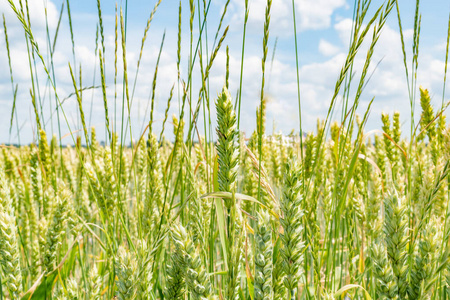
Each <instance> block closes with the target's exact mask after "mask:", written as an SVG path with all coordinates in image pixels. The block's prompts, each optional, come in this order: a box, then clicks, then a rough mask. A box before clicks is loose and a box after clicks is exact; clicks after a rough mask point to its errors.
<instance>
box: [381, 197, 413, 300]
mask: <svg viewBox="0 0 450 300" xmlns="http://www.w3.org/2000/svg"><path fill="white" fill-rule="evenodd" d="M384 208H385V216H384V234H385V242H386V250H387V256H388V260H389V261H390V263H391V266H392V271H393V273H394V280H395V281H396V283H397V287H398V296H399V299H405V298H406V293H407V288H408V282H407V277H408V264H407V244H408V239H407V237H408V235H407V231H408V227H407V226H408V224H407V219H406V210H405V206H404V203H403V201H402V199H399V197H398V196H397V194H396V193H395V192H394V193H391V194H390V195H388V196H387V197H386V198H385V200H384Z"/></svg>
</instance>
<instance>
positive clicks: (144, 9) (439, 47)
mask: <svg viewBox="0 0 450 300" xmlns="http://www.w3.org/2000/svg"><path fill="white" fill-rule="evenodd" d="M62 2H65V0H64V1H61V0H52V1H50V0H46V1H42V0H35V1H30V15H31V24H32V29H33V33H34V35H35V38H36V40H37V41H38V43H39V46H40V50H41V52H42V54H43V57H44V58H45V60H46V62H48V61H47V59H48V53H47V47H46V36H45V34H46V30H45V28H46V27H45V26H46V25H45V24H46V23H45V14H44V8H45V7H47V12H48V14H47V15H48V24H49V32H50V36H52V37H53V35H54V32H55V29H56V24H57V21H58V15H59V10H60V8H61V4H62ZM194 2H195V3H197V1H194ZM199 2H200V4H201V3H202V1H199ZM15 3H18V1H15ZM224 3H225V1H219V0H212V1H211V6H210V10H209V12H208V23H207V34H208V42H209V43H208V50H209V52H210V51H211V48H212V45H213V40H214V35H215V32H216V29H217V25H218V20H219V18H220V16H221V12H222V10H223V6H224ZM243 3H244V1H243V0H231V1H230V5H229V7H228V12H227V15H226V17H225V19H224V26H223V27H222V31H223V29H224V28H225V26H227V25H229V26H230V29H229V33H228V35H227V38H226V39H225V42H224V46H226V45H228V46H229V47H230V70H231V71H230V90H231V94H232V95H233V97H234V95H236V91H237V89H238V88H239V74H240V72H239V69H240V61H241V47H242V28H243V15H244V10H243V8H244V6H243ZM249 3H250V16H249V23H248V31H247V39H246V45H245V47H246V48H245V59H244V77H243V90H242V115H241V129H242V130H244V131H246V132H247V136H248V135H250V134H251V132H252V131H253V130H254V128H255V126H256V125H255V124H256V121H255V110H256V106H257V105H258V104H259V97H260V86H261V56H262V32H263V22H264V20H263V19H264V9H265V4H266V1H264V0H249ZM295 3H296V17H297V27H298V29H297V30H298V35H297V37H298V41H299V62H300V70H299V71H300V82H301V84H300V85H301V99H302V122H303V127H304V128H305V129H306V130H314V129H315V124H316V119H317V118H323V117H324V116H325V115H326V112H327V109H328V106H329V104H330V100H331V96H332V92H333V90H334V85H335V82H336V79H337V77H338V74H339V71H340V69H341V67H342V65H343V62H344V60H345V56H346V53H347V46H348V40H349V34H350V29H351V25H352V21H351V19H352V13H353V5H354V3H353V1H349V0H314V1H312V0H296V2H295ZM382 3H383V2H382V1H376V0H373V1H372V7H373V9H372V10H371V11H370V12H369V15H370V14H372V13H373V12H374V10H375V7H378V6H379V5H381V4H382ZM154 4H155V1H129V3H128V6H127V14H128V19H127V64H128V71H129V81H130V86H131V87H132V85H133V83H134V78H135V72H136V63H137V58H138V55H139V50H140V44H141V39H142V36H143V32H144V28H145V26H146V23H147V19H148V17H149V14H150V12H151V10H152V9H153V6H154ZM118 5H119V6H120V5H122V6H124V5H125V2H124V1H123V2H119V3H118ZM201 5H202V4H201ZM399 6H400V10H401V16H402V22H403V29H404V33H405V44H406V49H407V54H408V58H407V61H408V64H410V63H409V62H410V61H411V55H410V52H411V50H410V49H411V47H412V39H411V37H412V27H413V21H414V10H415V1H399ZM101 7H102V14H103V22H104V27H105V45H106V53H105V57H106V61H107V63H106V81H107V85H108V90H107V94H108V101H109V108H110V109H109V110H110V114H111V115H113V112H114V18H115V17H114V14H115V2H114V1H102V2H101ZM70 9H71V13H72V22H73V26H74V39H75V45H76V46H75V61H76V63H75V65H76V67H75V69H76V70H77V71H79V70H80V66H81V69H82V74H83V86H91V85H98V84H99V82H100V79H99V64H98V58H96V53H95V51H94V50H95V34H96V26H97V23H98V15H97V4H96V1H93V0H89V1H88V0H78V1H71V2H70ZM182 11H183V14H182V17H183V20H182V58H181V60H182V77H183V78H184V79H185V80H186V78H187V69H188V66H187V61H188V55H189V2H188V1H187V0H183V1H182ZM420 12H421V16H422V22H421V28H422V29H421V36H420V39H421V40H420V54H419V55H420V56H419V70H418V84H419V85H422V86H424V87H425V88H428V89H429V90H430V94H431V95H432V97H433V98H432V99H433V104H434V105H435V107H438V106H440V105H441V101H442V91H443V78H444V60H445V46H446V38H447V25H448V16H449V12H450V4H449V3H448V1H443V0H427V1H421V3H420ZM0 14H4V15H5V19H6V23H7V28H8V37H9V42H10V48H11V58H12V68H13V76H14V83H15V84H18V93H17V120H16V119H14V127H13V131H12V134H11V135H10V134H9V122H10V113H11V108H12V88H11V82H10V75H9V69H8V60H7V55H6V48H5V40H4V30H3V27H2V28H1V29H0V66H2V67H1V68H0V128H2V130H0V143H3V142H6V143H7V142H17V141H18V138H17V134H16V124H18V125H19V127H20V128H21V130H20V139H21V142H22V143H29V142H31V141H33V139H34V132H35V130H34V129H35V127H36V124H35V119H34V112H33V109H32V105H31V99H30V95H29V90H30V88H31V81H30V71H29V64H28V56H27V50H26V44H25V39H24V33H23V29H22V28H21V26H20V24H19V23H18V21H17V20H16V18H15V16H14V14H13V12H12V10H11V9H10V7H9V4H8V2H7V1H6V0H2V1H1V2H0ZM177 22H178V1H174V0H163V1H162V3H161V5H160V7H159V9H158V11H157V13H156V15H155V17H154V19H153V22H152V24H151V28H150V31H149V34H148V38H147V41H146V44H145V47H144V56H143V60H142V64H141V67H140V71H139V75H138V78H137V82H136V90H135V93H134V97H133V103H132V107H131V115H132V128H133V138H135V137H137V136H139V135H140V134H141V133H142V128H143V124H146V123H148V120H149V112H148V110H147V107H148V103H149V98H150V97H151V82H152V80H153V73H154V68H155V63H156V57H157V54H158V51H159V47H160V43H161V38H162V35H163V32H164V31H166V38H165V44H164V48H163V52H162V56H161V62H160V66H159V73H158V80H157V88H156V94H155V99H156V102H155V105H156V107H155V109H156V112H155V120H156V124H155V125H154V128H155V130H156V131H159V130H160V128H161V121H162V119H163V117H164V110H165V108H166V103H167V98H168V95H169V91H170V88H171V87H172V85H173V84H174V83H176V79H177V75H176V49H177ZM198 33H199V30H198V19H197V18H196V19H195V20H194V39H195V42H196V41H197V40H196V39H197V38H198ZM275 40H277V48H276V51H275V56H274V60H273V64H272V63H271V58H272V56H273V48H274V43H275ZM205 46H206V44H205V43H203V45H202V47H203V49H205ZM366 50H367V45H363V47H362V49H361V52H360V54H359V55H358V56H357V58H356V61H355V62H356V63H355V70H356V75H358V74H360V72H361V66H362V63H363V62H364V58H365V55H366ZM204 52H206V50H204ZM121 55H122V53H121V51H120V52H119V69H121V68H122V63H121ZM69 62H70V63H71V65H72V66H73V65H74V58H73V55H72V48H71V41H70V31H69V25H68V18H67V10H66V7H65V8H64V14H63V18H62V23H61V28H60V32H59V35H58V40H57V45H56V49H55V55H54V69H55V76H56V84H57V91H58V95H59V97H60V98H61V99H64V98H66V97H67V96H68V95H70V94H71V93H73V91H74V88H73V86H72V81H71V78H70V73H69V67H68V63H69ZM377 63H379V64H378V66H377V68H376V70H375V71H374V73H373V76H372V77H371V80H370V82H369V84H368V85H367V87H366V89H365V90H364V94H363V96H362V103H361V111H360V113H361V114H363V113H364V110H365V108H366V107H367V104H368V101H369V100H370V99H372V98H373V97H375V101H374V104H373V106H372V110H371V114H370V119H369V122H368V124H367V130H371V129H376V128H380V121H379V120H380V114H381V112H382V111H386V112H389V113H392V112H393V111H394V110H398V111H400V113H401V118H402V121H403V123H404V124H403V127H404V128H403V129H404V131H405V132H407V131H408V128H409V122H410V119H409V117H408V116H409V114H410V108H409V99H408V93H407V85H406V79H405V71H404V67H403V56H402V52H401V47H400V36H399V34H398V23H397V17H396V14H395V11H393V12H392V14H391V15H390V17H389V19H388V22H387V23H386V26H385V28H384V31H383V33H382V36H381V38H380V40H379V45H378V46H377V48H376V50H375V53H374V56H373V64H372V68H371V71H373V69H374V68H375V65H377ZM36 66H37V71H36V73H37V74H38V78H39V84H38V85H39V92H40V98H41V103H42V106H43V108H44V110H43V111H44V113H43V115H42V117H43V119H44V120H45V122H44V123H45V127H46V130H47V131H48V132H49V133H51V132H53V133H57V130H56V128H57V127H58V125H57V120H56V114H55V113H54V108H55V99H54V97H53V96H51V97H50V98H49V96H48V94H49V93H48V84H47V82H46V77H45V74H44V73H43V70H42V67H41V64H40V62H39V61H37V60H36ZM198 70H199V69H198V65H196V66H195V69H194V75H193V99H194V100H195V101H196V99H197V98H198V90H199V88H200V82H199V78H200V75H199V73H198ZM267 72H268V73H267V77H266V78H267V80H268V81H267V82H266V93H267V94H268V95H269V97H270V100H269V103H268V112H267V132H268V133H269V134H271V133H272V132H273V130H275V131H276V132H278V131H282V132H283V133H286V134H287V133H289V132H290V131H291V130H292V129H295V130H297V131H298V128H299V118H298V105H297V87H296V69H295V52H294V33H293V24H292V2H291V0H273V6H272V11H271V26H270V39H269V55H268V64H267ZM121 74H122V73H121V72H119V81H118V82H120V85H119V86H118V87H119V88H118V92H119V97H118V101H119V102H118V104H117V111H118V113H117V122H120V113H119V111H120V105H121V101H122V96H121V91H122V88H121V82H122V81H121ZM224 78H225V47H223V48H222V49H221V50H220V51H219V53H218V56H217V58H216V61H215V63H214V66H213V68H212V69H211V75H210V81H209V84H210V95H211V97H215V95H217V93H218V92H219V91H220V90H221V87H222V86H223V84H224ZM36 87H37V85H36ZM131 87H130V91H131ZM449 88H450V86H449V85H448V84H447V90H449ZM177 89H178V86H175V91H176V92H175V96H174V99H173V101H172V105H171V110H170V113H175V114H177V113H178V111H179V97H178V92H177ZM448 95H449V93H446V95H445V99H446V100H448V99H449V96H448ZM50 106H51V107H50ZM83 107H84V109H85V114H86V118H87V120H88V125H89V124H90V125H93V126H96V127H97V131H98V133H99V136H100V137H102V136H104V108H103V102H102V96H101V90H100V89H96V90H89V91H85V92H83ZM91 107H92V109H91ZM63 108H64V112H65V113H66V116H67V122H68V125H67V122H66V121H65V120H64V119H63V118H61V120H60V121H61V125H60V127H61V132H62V135H65V134H67V133H69V132H70V130H71V131H75V130H77V129H80V128H81V127H80V122H79V116H78V112H77V109H78V108H77V102H76V99H75V98H74V97H71V98H69V99H67V100H66V101H65V102H64V104H63ZM52 111H53V113H51V112H52ZM417 111H418V110H417ZM418 112H419V111H418ZM211 116H212V117H215V111H212V113H211ZM112 121H113V122H114V118H113V117H112ZM169 121H171V119H170V120H169ZM16 122H17V123H16ZM416 122H417V120H416ZM169 124H170V122H169ZM199 124H203V119H202V118H201V119H200V120H199ZM212 124H213V126H215V120H214V119H213V120H212ZM69 127H70V130H69ZM171 131H172V129H171V126H169V128H167V129H166V132H167V136H168V137H169V138H170V137H172V135H171ZM64 143H71V140H70V138H65V140H64Z"/></svg>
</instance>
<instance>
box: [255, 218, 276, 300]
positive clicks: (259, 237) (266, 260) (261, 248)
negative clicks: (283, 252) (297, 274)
mask: <svg viewBox="0 0 450 300" xmlns="http://www.w3.org/2000/svg"><path fill="white" fill-rule="evenodd" d="M255 233H256V236H255V242H256V255H255V299H256V300H263V299H264V300H265V299H272V298H273V289H272V273H273V264H272V259H273V255H272V253H273V245H272V232H271V224H270V215H269V213H268V212H267V211H261V212H260V213H259V214H258V226H257V228H256V232H255Z"/></svg>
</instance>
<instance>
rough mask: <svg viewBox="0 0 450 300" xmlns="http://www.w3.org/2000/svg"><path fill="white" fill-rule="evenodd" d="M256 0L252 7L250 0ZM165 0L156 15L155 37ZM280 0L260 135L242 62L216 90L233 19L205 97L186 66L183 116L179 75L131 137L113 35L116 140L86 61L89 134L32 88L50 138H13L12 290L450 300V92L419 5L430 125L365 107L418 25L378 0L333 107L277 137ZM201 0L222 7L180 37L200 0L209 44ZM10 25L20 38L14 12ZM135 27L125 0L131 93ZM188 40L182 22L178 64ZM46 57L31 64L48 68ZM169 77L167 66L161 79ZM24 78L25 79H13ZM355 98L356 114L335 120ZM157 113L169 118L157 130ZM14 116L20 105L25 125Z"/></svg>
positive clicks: (7, 295) (1, 294) (361, 10)
mask: <svg viewBox="0 0 450 300" xmlns="http://www.w3.org/2000/svg"><path fill="white" fill-rule="evenodd" d="M7 1H8V2H9V6H10V8H11V10H12V11H13V12H14V13H15V15H16V17H17V19H18V20H19V21H20V22H21V24H22V27H23V29H24V31H25V34H26V35H25V36H26V39H27V43H28V45H29V46H30V48H29V53H30V54H33V56H34V57H35V62H36V63H38V64H40V66H41V67H43V68H44V70H45V74H46V77H45V78H44V79H45V80H48V87H49V90H50V91H51V93H53V98H52V99H53V101H55V104H56V106H55V107H59V109H57V112H58V120H59V118H60V119H61V122H68V121H67V119H66V117H65V112H64V106H62V104H61V101H62V98H63V95H58V93H57V89H56V81H55V80H54V77H53V76H52V74H53V73H52V72H54V71H52V64H53V62H52V60H50V62H49V61H48V60H47V58H45V55H44V53H43V52H41V50H40V49H41V48H39V44H38V43H37V42H36V40H35V38H34V36H33V31H32V29H31V25H30V23H29V16H28V17H27V12H28V1H27V0H25V1H19V2H16V1H12V0H7ZM243 1H245V12H243V13H244V14H245V16H246V17H247V16H248V12H249V9H250V7H249V4H248V1H247V0H243ZM161 2H162V1H161V0H159V1H156V3H155V6H154V9H153V11H152V12H151V14H150V17H149V19H148V22H147V27H146V30H145V35H144V38H143V40H142V47H143V45H144V42H145V40H146V37H147V30H148V28H149V26H150V23H151V21H152V18H153V16H154V15H155V14H157V13H158V12H157V10H158V6H159V5H160V3H161ZM184 2H186V3H184ZM276 2H277V1H274V2H273V3H272V0H268V1H267V6H266V10H265V23H264V28H262V29H263V40H262V49H263V52H262V53H263V55H262V60H261V61H262V69H261V71H262V82H261V91H260V97H261V98H260V104H259V106H258V107H257V108H256V119H257V124H256V130H255V131H254V132H253V133H245V132H243V131H242V130H240V129H239V122H240V118H241V114H240V113H241V106H240V105H241V97H240V94H239V93H240V92H239V93H238V94H237V95H236V96H232V95H231V93H230V92H229V90H231V88H233V89H236V87H230V86H229V81H228V78H229V74H228V73H229V70H228V62H227V70H226V74H225V78H226V80H225V82H224V86H223V89H222V91H221V92H220V93H218V94H217V95H216V94H212V93H211V94H210V93H209V86H208V76H209V74H210V70H211V68H212V66H213V64H214V62H215V59H216V57H217V53H218V51H219V49H221V48H224V47H225V43H226V35H227V31H228V27H225V28H222V20H220V25H219V28H218V29H217V33H218V35H216V37H217V43H216V44H215V48H214V49H212V51H211V53H210V54H209V57H208V59H207V60H206V61H202V60H201V59H200V62H199V63H200V65H201V73H200V74H196V75H197V76H199V77H201V79H202V84H201V86H200V88H199V91H198V95H199V97H198V101H197V100H194V99H195V98H196V97H197V96H195V95H196V94H195V93H197V91H194V96H192V91H191V89H192V85H190V78H191V72H192V70H193V68H191V69H190V72H189V73H188V77H187V78H186V79H182V78H181V75H180V72H178V78H174V80H175V81H176V82H177V83H178V84H180V86H182V87H183V88H182V92H181V100H182V107H181V110H180V113H179V114H175V115H173V116H172V117H171V118H170V117H169V113H168V112H169V108H170V105H171V99H172V96H173V92H174V90H173V88H172V91H171V94H170V96H169V98H168V101H167V103H166V105H167V106H166V108H165V117H164V120H162V121H160V120H154V110H155V108H154V104H155V99H154V96H153V97H152V98H151V100H150V101H151V111H150V115H149V118H148V121H147V126H146V128H145V130H144V131H143V133H142V135H141V136H139V137H137V138H136V139H135V140H133V141H132V142H131V144H130V145H128V144H127V143H126V140H125V138H124V134H125V132H127V131H130V132H131V129H130V128H129V127H127V126H131V123H126V119H128V120H130V119H131V118H132V117H133V116H131V114H130V112H129V111H130V110H125V108H123V111H121V112H119V115H120V114H121V116H122V120H125V121H124V122H122V124H119V125H118V126H119V127H116V124H114V126H113V124H112V122H111V120H112V119H115V116H114V118H112V116H113V114H115V112H112V111H110V110H109V109H108V101H111V99H108V97H107V93H106V89H107V86H106V80H105V72H104V67H105V65H106V64H107V63H112V62H106V61H105V58H104V56H103V55H104V51H105V48H104V45H103V44H102V43H103V40H102V39H101V38H99V41H98V43H99V47H98V64H99V66H100V72H101V79H102V82H101V87H100V89H101V90H102V95H103V98H102V99H103V104H104V108H105V112H104V114H105V115H104V128H105V132H106V137H107V139H106V144H104V143H100V142H99V140H100V139H99V138H98V137H97V134H96V128H95V127H89V126H88V122H87V121H86V118H87V114H88V109H87V108H86V107H87V104H85V103H84V102H83V98H82V93H81V92H82V90H83V86H82V85H81V75H80V78H78V77H77V76H78V75H77V73H76V71H75V70H74V69H72V67H71V66H70V64H69V73H70V75H71V80H72V81H73V86H74V94H73V96H74V97H75V98H76V100H77V105H78V118H79V123H80V128H79V131H75V130H74V131H72V132H70V134H69V135H70V137H71V138H72V140H73V144H72V146H70V145H68V146H65V145H63V144H62V142H61V140H62V137H61V133H59V134H58V132H56V131H55V132H53V133H52V132H50V131H49V130H45V129H44V124H43V122H44V121H43V119H42V116H43V115H44V114H48V113H53V112H54V111H51V112H44V111H42V106H40V105H39V100H40V99H38V97H36V95H35V94H34V92H33V91H32V90H31V92H30V100H31V101H30V102H31V103H32V105H33V108H34V111H33V118H34V120H33V121H34V122H35V124H36V132H35V134H36V137H37V138H36V142H35V143H31V144H28V145H20V146H17V145H15V146H12V145H2V146H1V153H0V299H53V298H54V299H245V300H259V299H292V300H294V299H449V298H450V261H449V260H450V258H449V255H450V247H449V238H450V212H449V209H450V207H449V195H450V194H449V193H450V190H449V187H450V177H448V174H449V172H450V164H449V158H450V127H449V125H448V123H447V121H446V117H445V110H446V108H447V106H448V104H449V103H450V102H445V101H444V99H443V101H442V105H441V106H436V105H434V106H433V104H432V101H431V97H430V91H429V90H427V89H426V88H425V87H421V86H420V83H417V82H416V80H417V76H415V73H414V72H417V64H418V60H417V56H418V44H419V36H420V17H418V13H417V12H418V10H419V3H417V4H416V6H417V7H416V9H417V10H416V17H415V20H414V22H415V23H414V29H415V32H414V37H415V38H414V41H415V44H414V45H412V46H413V47H412V48H413V54H415V55H414V56H413V58H412V61H411V63H412V67H411V69H409V67H408V66H407V55H406V53H405V47H406V46H405V45H404V44H402V46H403V54H404V59H405V74H406V78H407V81H408V87H409V88H410V91H409V95H410V101H411V103H414V102H415V100H416V98H417V100H418V103H419V104H420V109H421V114H420V116H416V123H414V118H413V119H412V121H411V118H410V116H403V115H402V116H401V115H400V113H398V112H386V113H383V114H382V115H381V116H375V117H376V118H380V119H381V122H382V128H381V129H379V130H375V131H367V130H365V125H366V124H367V120H368V117H369V112H370V107H371V105H372V102H370V103H369V106H368V107H367V108H365V113H364V114H363V115H359V114H357V113H356V110H357V107H358V106H359V104H360V96H361V93H362V90H363V89H364V86H365V83H366V82H367V81H368V80H369V78H368V77H369V76H370V74H368V70H369V66H370V64H371V57H372V53H373V50H374V48H375V47H376V45H377V41H378V38H379V37H380V35H382V28H383V26H384V24H385V22H386V20H387V18H388V17H391V18H398V23H399V25H400V32H401V36H402V38H403V33H402V29H401V28H402V27H401V24H402V23H401V18H400V13H399V8H398V5H399V3H398V2H397V1H396V0H388V1H385V3H383V4H381V5H380V6H379V8H376V9H375V11H374V12H373V14H372V15H370V13H372V10H369V7H370V5H371V3H370V1H355V11H356V13H355V16H354V24H355V26H354V32H353V38H352V40H351V43H350V45H349V49H348V56H347V58H346V60H345V63H344V65H343V66H342V69H341V73H340V74H339V77H338V78H337V80H336V86H335V92H334V95H333V98H332V99H331V102H330V106H329V110H328V115H327V116H326V118H323V119H318V120H317V126H316V130H314V131H312V132H309V133H307V134H306V133H303V132H302V131H301V134H299V133H298V132H297V133H296V132H295V131H293V132H292V133H291V134H289V135H283V134H281V133H280V134H272V135H269V134H267V133H266V110H267V97H266V96H265V85H266V84H267V82H266V81H267V76H265V74H266V61H267V58H268V57H267V56H268V54H267V53H268V49H267V48H268V40H269V38H270V35H269V33H270V11H271V7H272V5H276ZM294 2H295V1H292V5H294ZM18 3H19V4H18ZM225 3H226V4H225V9H224V10H223V15H225V14H226V7H227V5H228V3H229V1H226V2H225ZM67 4H69V1H67ZM97 4H98V7H99V10H98V17H99V26H100V27H99V28H100V31H99V32H101V34H102V35H103V28H102V26H103V25H102V14H101V9H100V7H101V6H100V1H97ZM195 5H200V6H202V5H203V9H205V8H206V7H207V5H208V4H207V1H204V2H203V4H202V3H200V1H198V3H197V2H195V1H193V0H190V1H183V2H180V3H179V6H178V7H177V8H176V9H177V13H178V14H179V27H178V28H179V29H178V30H179V32H180V31H181V9H182V7H183V8H184V6H186V7H187V8H188V9H189V10H190V12H191V17H190V30H191V41H190V43H191V48H192V46H193V45H194V46H195V44H196V43H197V40H196V39H195V38H192V30H193V29H192V27H193V25H192V22H193V19H194V16H195V15H196V14H197V12H196V10H195ZM373 6H375V5H374V4H373ZM62 13H63V10H61V14H62ZM66 13H67V12H66ZM69 15H70V11H69ZM293 17H294V24H295V14H294V16H293ZM206 18H207V17H206V15H205V16H204V19H203V20H204V21H206ZM245 20H247V18H245ZM449 24H450V23H449ZM363 25H364V26H363ZM3 26H4V32H5V33H6V41H8V36H7V24H6V22H5V21H4V22H3ZM245 26H246V22H245V23H244V27H243V39H244V41H245V30H246V27H245ZM449 28H450V26H449ZM294 30H295V29H294ZM449 33H450V30H449ZM124 36H125V28H124V17H123V12H122V9H121V8H120V7H118V8H117V6H116V19H115V42H116V49H114V50H115V62H114V65H115V66H116V68H117V60H121V59H122V60H123V68H124V70H123V78H122V79H123V82H124V91H123V99H124V101H126V102H124V103H130V102H131V97H130V95H129V94H130V92H129V89H130V91H131V80H132V77H133V76H134V74H130V76H129V77H130V86H129V84H128V75H127V64H126V62H127V60H126V47H125V41H124ZM449 36H450V34H449ZM48 38H49V40H50V35H49V37H48ZM55 40H56V38H55ZM366 40H367V41H368V42H369V47H368V50H367V56H366V57H367V58H366V61H365V64H364V66H363V69H362V71H361V78H360V79H359V82H352V80H351V79H349V78H350V77H351V73H352V70H353V66H354V58H355V55H356V53H358V51H359V50H360V49H361V48H360V46H361V44H362V42H363V41H366ZM402 41H403V40H402ZM447 41H448V38H447ZM295 42H296V45H297V41H295ZM6 46H7V49H6V50H7V53H8V56H9V53H10V51H9V44H8V42H6ZM118 48H122V53H123V57H122V58H121V57H118V54H117V53H118V50H117V49H118ZM161 48H162V44H161ZM180 48H181V43H180V34H179V37H178V44H177V50H178V64H179V63H180V60H181V58H180V51H181V49H180ZM227 51H228V50H227ZM296 51H297V49H296ZM242 52H244V46H243V48H242ZM447 52H448V42H447ZM296 53H297V52H296ZM141 54H142V48H141ZM416 54H417V55H416ZM194 56H195V55H194ZM200 57H201V56H200V55H199V58H200ZM140 59H141V57H139V60H140ZM190 59H192V60H193V58H192V57H191V58H190ZM158 62H159V58H158ZM408 64H409V61H408ZM138 66H139V62H138ZM10 67H11V60H10ZM33 68H36V66H34V67H33V65H32V64H30V72H31V74H32V75H31V76H32V77H33V70H34V69H33ZM297 68H298V65H297ZM178 70H179V66H178ZM157 72H158V65H156V68H155V70H154V73H155V76H154V81H153V85H152V89H153V91H155V89H156V88H157V86H156V75H157ZM242 72H243V70H242V69H241V74H242ZM11 74H12V71H11ZM80 74H81V71H80ZM136 77H137V74H136ZM44 79H42V80H44ZM297 80H298V79H297ZM443 80H444V85H445V80H446V79H445V78H444V79H443ZM297 82H298V81H297ZM11 83H12V87H13V90H14V79H13V77H12V75H11ZM32 84H33V85H34V84H37V83H32ZM240 84H241V86H240V87H239V89H238V90H241V89H242V81H241V83H240ZM350 86H352V88H354V89H355V91H356V93H355V94H354V95H350V93H349V90H350ZM244 88H245V87H244ZM415 90H417V92H415ZM154 94H155V93H153V94H152V95H154ZM342 94H343V95H344V97H342V99H343V100H342V101H343V102H344V103H343V104H344V105H343V106H342V107H343V114H342V116H343V117H342V119H340V120H334V119H333V118H332V115H333V112H334V111H335V110H338V108H337V102H339V101H340V99H341V97H340V95H342ZM191 97H192V100H191ZM15 99H16V94H14V103H15ZM58 105H59V106H58ZM298 105H299V109H300V107H301V105H300V99H299V103H298ZM14 107H15V106H14ZM205 107H207V108H208V109H207V110H206V108H205ZM344 108H345V109H344ZM14 109H16V110H17V109H19V108H13V110H12V113H11V116H12V117H13V116H14V114H15V111H14ZM54 109H56V108H54ZM413 112H414V110H413V109H412V113H413ZM338 113H339V112H338ZM127 114H128V115H127ZM200 114H206V116H207V117H209V118H214V119H215V120H217V126H215V127H214V128H213V127H212V126H211V125H209V126H206V125H205V128H203V129H202V128H201V127H200V125H201V124H198V123H197V120H198V117H199V115H200ZM85 115H86V116H85ZM156 122H161V123H162V131H160V132H157V131H156V130H155V123H156ZM402 122H406V126H403V127H402ZM408 122H411V128H410V133H408V130H409V128H406V127H407V126H408V125H409V124H408ZM126 124H128V125H126ZM210 124H211V123H210ZM14 126H15V125H14V123H13V118H11V128H10V132H11V130H13V131H14V130H15V128H14ZM402 128H403V132H402ZM17 129H18V128H17ZM2 130H7V129H2ZM169 130H172V131H173V134H167V131H169ZM202 130H204V132H203V133H202ZM164 131H166V133H165V132H164ZM167 135H169V136H173V139H171V138H166V136H167Z"/></svg>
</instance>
